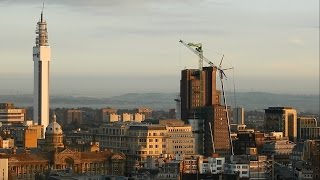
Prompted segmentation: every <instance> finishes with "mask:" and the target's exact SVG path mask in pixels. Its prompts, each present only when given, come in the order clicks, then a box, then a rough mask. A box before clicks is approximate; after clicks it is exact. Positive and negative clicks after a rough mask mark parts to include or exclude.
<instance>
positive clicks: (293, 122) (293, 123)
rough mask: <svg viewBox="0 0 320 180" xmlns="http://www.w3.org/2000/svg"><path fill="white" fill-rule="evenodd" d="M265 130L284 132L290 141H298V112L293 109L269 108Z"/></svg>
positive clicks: (266, 111) (266, 110) (266, 113)
mask: <svg viewBox="0 0 320 180" xmlns="http://www.w3.org/2000/svg"><path fill="white" fill-rule="evenodd" d="M265 130H266V131H267V132H283V136H284V137H289V139H290V141H294V142H296V140H297V111H296V110H295V109H293V108H292V107H269V108H268V109H265Z"/></svg>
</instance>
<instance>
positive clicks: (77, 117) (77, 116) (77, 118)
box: [64, 109, 82, 125]
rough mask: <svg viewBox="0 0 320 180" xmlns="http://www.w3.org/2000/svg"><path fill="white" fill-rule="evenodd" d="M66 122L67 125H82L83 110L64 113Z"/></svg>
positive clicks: (70, 110)
mask: <svg viewBox="0 0 320 180" xmlns="http://www.w3.org/2000/svg"><path fill="white" fill-rule="evenodd" d="M64 122H65V123H67V124H71V123H73V124H77V125H80V124H81V123H82V110H80V109H68V110H66V111H65V112H64Z"/></svg>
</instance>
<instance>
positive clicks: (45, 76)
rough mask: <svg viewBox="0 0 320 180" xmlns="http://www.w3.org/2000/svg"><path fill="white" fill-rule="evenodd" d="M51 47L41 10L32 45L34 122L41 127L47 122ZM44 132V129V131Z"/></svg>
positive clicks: (45, 125) (46, 124)
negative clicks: (33, 44)
mask: <svg viewBox="0 0 320 180" xmlns="http://www.w3.org/2000/svg"><path fill="white" fill-rule="evenodd" d="M50 58H51V49H50V46H49V44H48V31H47V23H46V21H45V20H44V19H43V11H42V12H41V18H40V21H38V23H37V28H36V41H35V46H33V61H34V92H33V95H34V107H33V110H34V113H33V119H34V122H36V123H38V124H39V125H43V127H47V126H48V124H49V63H50ZM43 134H45V129H44V133H43Z"/></svg>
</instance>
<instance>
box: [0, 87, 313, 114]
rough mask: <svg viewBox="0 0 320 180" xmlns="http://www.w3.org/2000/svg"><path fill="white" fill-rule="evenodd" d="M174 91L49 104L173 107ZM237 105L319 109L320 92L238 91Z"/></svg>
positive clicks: (1, 98)
mask: <svg viewBox="0 0 320 180" xmlns="http://www.w3.org/2000/svg"><path fill="white" fill-rule="evenodd" d="M226 94H227V102H228V105H231V106H233V107H234V105H235V103H234V100H235V98H234V96H233V93H226ZM176 95H177V93H129V94H124V95H120V96H114V97H110V98H95V97H74V96H62V95H61V96H52V97H51V107H53V108H56V107H69V108H70V107H74V108H76V107H92V108H100V107H114V108H118V109H125V108H128V109H131V108H136V107H141V106H145V107H150V108H152V109H155V110H160V109H163V110H168V109H170V108H175V102H174V98H176ZM8 101H9V102H13V103H15V104H16V106H20V107H28V106H32V102H33V97H32V95H0V102H8ZM236 102H237V105H238V106H242V107H244V108H245V109H246V110H258V111H263V109H265V108H268V107H269V106H292V107H294V108H296V109H297V110H298V111H299V112H312V113H319V95H289V94H273V93H265V92H239V93H237V94H236Z"/></svg>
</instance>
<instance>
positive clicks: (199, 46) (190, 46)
mask: <svg viewBox="0 0 320 180" xmlns="http://www.w3.org/2000/svg"><path fill="white" fill-rule="evenodd" d="M179 42H180V43H181V44H183V45H184V46H186V47H187V48H188V49H190V50H191V51H192V52H193V53H195V54H196V55H198V56H199V71H200V75H201V71H202V68H203V61H206V63H208V64H209V65H210V66H211V67H214V68H216V69H217V70H218V71H219V79H220V82H221V91H222V96H223V103H224V106H225V111H226V117H227V124H228V132H229V143H230V147H231V155H232V156H233V155H234V151H233V144H232V139H231V128H230V119H229V113H228V106H227V100H226V97H225V91H224V83H223V78H224V77H225V78H227V76H226V74H225V73H224V71H225V70H229V69H233V67H231V68H226V69H222V62H223V59H224V55H223V56H222V58H221V60H220V63H219V67H217V66H216V65H215V64H214V63H213V62H211V61H210V60H209V59H208V58H206V57H204V56H203V50H202V44H201V43H187V42H185V41H183V40H180V41H179ZM193 47H195V49H194V48H193ZM201 80H202V79H201V76H200V88H201V84H202V83H201ZM200 92H201V91H200ZM209 126H210V130H211V123H210V124H209ZM211 137H212V131H211ZM212 146H213V152H215V149H214V144H213V143H212Z"/></svg>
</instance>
